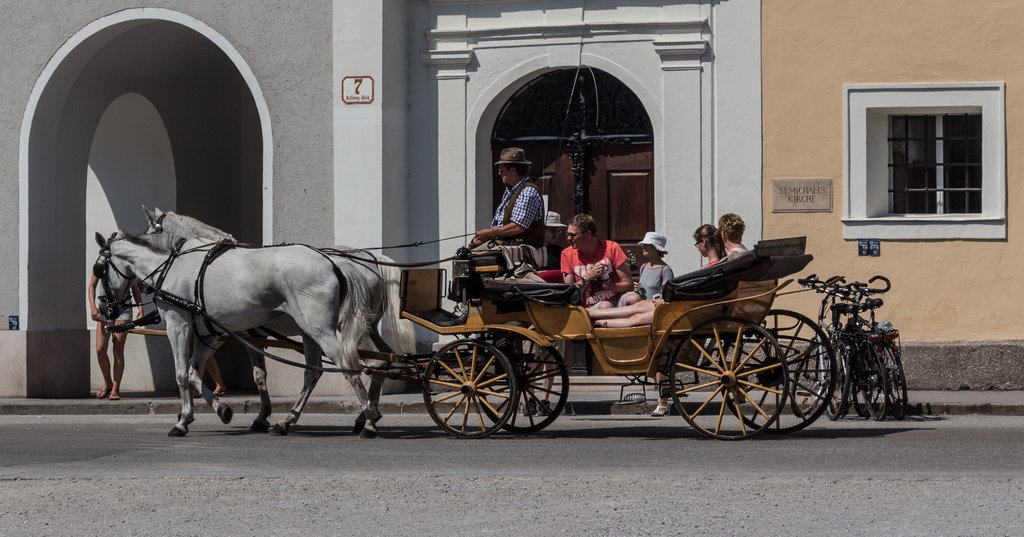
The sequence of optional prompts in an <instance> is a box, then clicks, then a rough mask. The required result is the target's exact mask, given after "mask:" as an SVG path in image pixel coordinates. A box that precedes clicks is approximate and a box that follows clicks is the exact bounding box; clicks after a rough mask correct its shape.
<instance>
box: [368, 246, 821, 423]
mask: <svg viewBox="0 0 1024 537" xmlns="http://www.w3.org/2000/svg"><path fill="white" fill-rule="evenodd" d="M804 244H805V241H804V239H803V238H794V239H780V240H771V241H762V242H760V243H758V244H757V246H755V248H754V249H753V250H751V251H750V252H747V253H744V254H740V255H737V256H731V257H730V258H727V259H726V260H724V261H722V262H720V263H718V264H716V265H713V266H710V267H706V268H703V269H701V270H698V271H695V272H692V273H689V274H684V275H681V276H678V277H676V278H674V279H673V280H672V281H669V282H666V284H665V286H664V290H663V297H664V299H665V301H664V303H661V304H659V305H658V306H657V307H656V309H655V312H654V319H653V322H652V323H651V324H650V325H645V326H636V327H628V328H600V327H595V326H594V323H593V322H592V321H591V319H590V316H589V315H588V312H587V309H586V308H584V307H582V306H580V305H579V290H578V288H577V287H576V286H575V285H573V284H552V283H539V282H535V281H530V280H527V279H523V278H518V277H515V276H513V275H512V273H513V272H516V271H515V269H516V268H517V267H515V266H513V263H512V262H511V260H512V259H514V258H515V257H516V256H515V255H509V252H508V251H501V250H494V251H484V252H473V251H469V250H467V249H460V251H459V252H458V254H457V255H456V258H455V260H454V262H453V268H452V275H451V282H450V284H449V283H448V282H446V279H447V276H446V271H445V270H444V269H441V268H420V269H412V270H406V271H403V273H402V280H401V293H400V296H401V312H402V313H401V315H402V317H403V318H405V319H408V320H409V321H412V322H413V323H415V324H417V325H419V326H421V327H424V328H426V329H428V330H430V331H433V332H435V333H437V334H440V335H442V336H448V338H446V339H451V341H449V342H447V343H446V344H444V345H443V346H441V347H440V348H439V349H437V350H436V351H434V352H431V353H422V354H405V355H397V354H389V353H380V352H374V351H367V350H360V355H361V357H362V358H363V361H364V363H366V364H368V365H369V367H368V369H367V371H376V372H378V374H380V372H381V371H385V372H386V373H385V374H386V375H387V376H389V377H391V378H406V379H408V380H414V381H418V382H421V383H422V387H423V397H424V401H425V403H426V407H427V411H428V413H429V414H430V416H431V417H432V418H433V420H434V421H435V423H436V424H437V425H438V426H440V427H441V428H442V429H444V430H445V431H446V432H448V433H449V434H451V435H454V436H458V437H484V436H488V435H490V434H492V433H494V432H496V431H498V430H501V429H505V430H508V431H511V432H514V433H531V432H536V431H540V430H541V429H544V428H545V427H547V426H548V425H550V424H551V423H552V422H553V421H554V420H555V419H557V417H558V416H559V415H560V414H561V413H562V411H563V410H564V409H565V407H566V402H567V399H568V394H569V389H570V383H571V376H570V374H569V368H568V367H567V365H566V363H565V360H564V359H563V356H562V353H561V352H559V350H558V348H559V347H564V346H567V345H572V344H574V343H583V344H585V345H586V346H588V347H589V349H590V351H591V353H592V364H591V369H592V370H593V371H594V372H596V373H601V374H605V375H622V376H624V377H626V378H629V379H630V380H631V382H633V383H640V384H644V385H651V384H653V385H655V386H657V388H658V389H659V390H663V393H665V394H667V395H670V396H671V398H672V406H673V408H674V409H675V411H676V413H678V414H679V415H681V416H682V417H683V418H684V419H685V420H686V422H688V423H689V425H690V426H692V427H693V428H694V429H696V430H697V431H699V432H700V433H702V434H704V435H706V436H709V437H713V438H718V439H727V440H734V439H745V438H750V437H753V436H755V435H757V434H759V433H761V432H764V431H767V432H770V433H772V432H792V431H795V430H799V429H801V428H803V427H806V426H807V425H809V424H810V423H811V422H813V421H814V420H815V419H817V418H818V417H819V416H820V415H821V413H822V411H823V410H824V408H825V406H826V402H827V401H828V399H829V398H830V397H831V394H832V390H833V382H832V379H833V376H834V372H835V358H834V355H833V354H832V349H831V348H830V347H829V346H828V345H827V341H828V340H827V337H825V336H824V334H823V333H822V332H821V329H820V328H819V327H818V326H817V324H816V323H815V322H813V321H812V320H810V319H808V318H807V317H805V316H803V315H801V314H799V313H796V312H791V311H785V310H773V309H772V304H773V302H774V300H775V298H776V297H777V296H779V295H780V292H781V291H782V290H783V289H784V288H785V287H786V286H787V285H788V284H789V283H791V281H792V280H785V281H780V279H782V278H785V277H786V276H789V275H791V274H794V273H796V272H798V271H800V270H802V269H803V268H804V267H805V266H806V265H807V264H808V263H809V262H810V260H811V259H812V258H811V256H810V255H807V254H805V253H804ZM446 295H447V298H449V299H451V300H453V301H455V302H457V303H459V304H461V305H462V307H463V308H464V311H463V312H461V313H460V314H456V313H455V312H453V311H449V310H445V309H444V308H443V307H442V305H443V301H442V299H443V298H444V297H445V296H446ZM563 342H564V343H563ZM659 372H660V373H662V374H663V375H664V378H665V379H667V380H665V381H662V382H657V381H656V380H652V379H657V378H658V377H657V376H656V374H657V373H659Z"/></svg>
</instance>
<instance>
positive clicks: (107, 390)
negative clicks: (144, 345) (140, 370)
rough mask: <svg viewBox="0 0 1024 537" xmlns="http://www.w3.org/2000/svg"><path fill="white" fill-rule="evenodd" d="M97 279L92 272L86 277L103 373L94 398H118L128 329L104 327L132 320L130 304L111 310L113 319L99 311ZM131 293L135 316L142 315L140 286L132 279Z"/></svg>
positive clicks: (97, 349)
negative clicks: (117, 329) (113, 330)
mask: <svg viewBox="0 0 1024 537" xmlns="http://www.w3.org/2000/svg"><path fill="white" fill-rule="evenodd" d="M99 281H100V280H99V278H97V277H96V275H95V274H93V275H92V277H91V278H90V280H89V317H91V318H92V320H94V321H96V362H97V363H98V364H99V366H100V373H101V374H102V375H103V387H101V388H100V390H99V391H98V392H96V398H97V399H106V398H110V400H111V401H117V400H118V399H120V398H121V377H122V376H123V375H124V344H125V341H127V339H128V332H118V333H116V334H111V333H110V332H108V331H107V330H106V327H107V326H109V325H115V324H123V323H127V322H128V321H131V320H132V309H131V308H130V307H121V308H117V310H116V311H114V318H113V319H110V318H107V317H106V316H105V315H104V314H103V313H100V309H99V306H97V304H99V302H98V301H97V299H98V298H102V296H103V295H100V296H99V297H97V295H96V285H97V284H98V283H99ZM132 297H133V298H134V299H135V304H137V306H136V310H137V312H136V317H137V318H138V317H142V313H143V312H142V304H141V302H142V294H141V293H140V292H139V286H138V284H137V283H135V282H132ZM111 339H113V340H114V348H113V349H112V350H113V354H114V369H113V372H111V369H110V358H108V357H107V349H108V348H109V346H110V340H111ZM111 373H113V375H111Z"/></svg>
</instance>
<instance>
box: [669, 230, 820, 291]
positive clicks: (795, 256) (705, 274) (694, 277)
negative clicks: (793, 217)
mask: <svg viewBox="0 0 1024 537" xmlns="http://www.w3.org/2000/svg"><path fill="white" fill-rule="evenodd" d="M806 243H807V238H806V237H793V238H787V239H774V240H765V241H761V242H758V243H757V245H755V246H754V249H753V250H749V251H747V252H743V253H740V254H734V255H730V256H728V257H726V258H725V259H723V260H722V261H719V262H718V263H715V264H714V265H710V266H707V267H704V268H701V269H698V270H695V271H693V272H689V273H687V274H683V275H680V276H676V277H675V278H672V279H671V280H669V281H667V282H665V285H664V286H663V287H662V292H661V295H662V297H663V298H664V299H665V300H666V301H667V302H672V301H679V300H714V299H720V298H725V297H726V296H728V295H729V294H730V293H732V292H733V291H735V290H736V288H737V287H738V286H739V283H740V282H757V281H766V280H776V279H779V278H783V277H785V276H789V275H790V274H794V273H796V272H799V271H801V270H803V269H804V267H806V266H807V264H808V263H810V262H811V260H812V259H814V257H813V256H811V255H810V254H805V253H804V250H805V246H806Z"/></svg>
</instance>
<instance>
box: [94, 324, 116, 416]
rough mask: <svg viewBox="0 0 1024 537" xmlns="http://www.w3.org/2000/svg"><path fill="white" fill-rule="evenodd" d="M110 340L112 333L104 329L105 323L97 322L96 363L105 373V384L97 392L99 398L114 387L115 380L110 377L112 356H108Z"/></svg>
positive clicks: (105, 395) (103, 397)
mask: <svg viewBox="0 0 1024 537" xmlns="http://www.w3.org/2000/svg"><path fill="white" fill-rule="evenodd" d="M109 342H110V334H108V333H106V332H105V331H104V330H103V323H96V363H97V364H98V365H99V368H100V374H101V375H103V386H102V387H101V388H100V390H99V391H98V392H96V398H97V399H105V398H106V397H107V396H108V395H110V390H111V388H112V387H113V381H112V380H111V379H110V358H108V357H107V348H108V346H109Z"/></svg>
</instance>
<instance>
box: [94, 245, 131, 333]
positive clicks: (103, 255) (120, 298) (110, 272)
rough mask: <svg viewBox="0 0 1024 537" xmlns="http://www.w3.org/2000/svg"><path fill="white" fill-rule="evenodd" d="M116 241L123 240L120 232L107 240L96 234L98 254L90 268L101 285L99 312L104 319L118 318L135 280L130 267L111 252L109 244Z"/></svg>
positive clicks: (129, 296)
mask: <svg viewBox="0 0 1024 537" xmlns="http://www.w3.org/2000/svg"><path fill="white" fill-rule="evenodd" d="M118 240H123V234H121V232H115V233H113V234H111V235H110V237H109V238H104V237H103V235H102V234H100V233H98V232H97V233H96V244H99V246H100V254H99V257H97V258H96V262H95V263H94V264H93V266H92V273H93V275H94V276H96V278H97V279H98V280H99V281H100V283H101V285H103V296H101V297H100V302H101V303H100V311H101V313H102V314H103V317H104V318H105V319H117V318H118V317H119V316H120V313H121V311H122V309H123V308H124V307H125V304H126V303H127V302H128V301H129V299H130V298H131V294H130V291H131V283H132V282H133V281H135V280H136V278H137V276H135V272H134V269H133V268H132V267H131V265H130V264H128V263H125V262H124V261H123V260H121V259H119V258H116V257H115V256H114V254H113V253H112V252H111V244H112V243H114V242H115V241H118Z"/></svg>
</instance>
